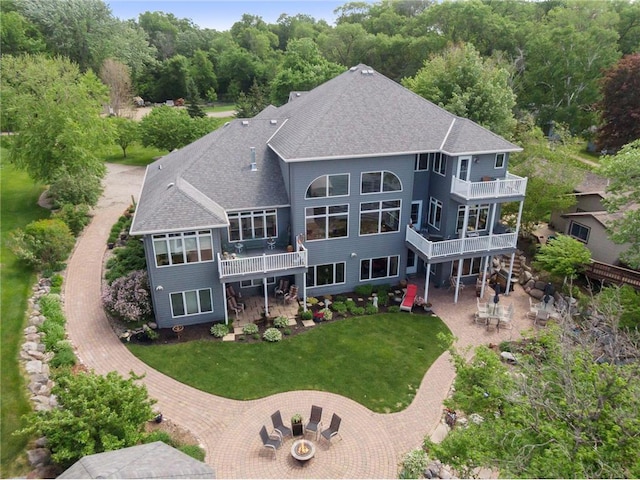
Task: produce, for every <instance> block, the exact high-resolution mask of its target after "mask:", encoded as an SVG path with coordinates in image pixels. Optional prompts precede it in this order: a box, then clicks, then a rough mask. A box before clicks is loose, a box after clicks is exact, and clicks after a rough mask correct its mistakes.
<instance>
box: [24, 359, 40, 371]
mask: <svg viewBox="0 0 640 480" xmlns="http://www.w3.org/2000/svg"><path fill="white" fill-rule="evenodd" d="M25 369H26V370H27V373H42V362H41V361H40V360H30V361H28V362H27V364H26V365H25Z"/></svg>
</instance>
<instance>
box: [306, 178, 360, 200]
mask: <svg viewBox="0 0 640 480" xmlns="http://www.w3.org/2000/svg"><path fill="white" fill-rule="evenodd" d="M347 195H349V174H348V173H341V174H338V175H322V176H321V177H318V178H316V179H315V180H314V181H313V182H311V183H310V184H309V187H307V194H306V196H305V198H323V197H343V196H347Z"/></svg>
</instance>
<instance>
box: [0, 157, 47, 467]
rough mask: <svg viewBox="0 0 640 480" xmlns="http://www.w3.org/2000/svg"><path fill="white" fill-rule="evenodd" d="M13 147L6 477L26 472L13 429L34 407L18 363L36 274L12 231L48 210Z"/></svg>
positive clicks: (8, 189) (5, 343)
mask: <svg viewBox="0 0 640 480" xmlns="http://www.w3.org/2000/svg"><path fill="white" fill-rule="evenodd" d="M7 155H8V151H7V149H6V148H2V147H0V169H1V176H2V190H1V191H0V201H1V202H2V207H1V215H2V228H1V231H0V235H1V238H2V247H1V249H0V255H1V261H2V269H1V270H0V282H1V283H2V294H1V298H2V308H1V312H2V313H1V314H2V327H1V330H2V336H1V338H2V340H1V343H0V347H1V353H0V361H1V362H2V369H1V372H2V373H1V377H0V378H1V385H2V386H1V400H2V408H1V416H2V417H1V418H2V421H1V427H0V432H1V433H0V435H1V444H0V446H1V448H2V454H1V460H2V461H1V463H2V471H1V473H2V478H8V477H11V476H19V475H25V474H26V470H24V465H23V464H22V463H21V458H20V457H21V455H23V454H24V448H25V445H26V439H19V438H16V437H13V436H12V432H14V431H15V430H16V429H18V428H20V426H21V418H20V417H21V416H22V414H24V413H27V412H28V411H29V410H30V408H31V406H30V404H29V401H28V399H27V396H26V395H27V392H26V386H25V385H24V381H23V378H22V375H21V374H20V370H19V366H18V351H19V348H20V345H22V330H23V328H24V327H25V326H26V323H25V315H24V313H25V310H26V308H27V298H28V296H29V294H30V292H31V286H32V285H33V283H34V282H35V279H36V276H35V274H34V273H33V272H32V271H30V270H29V269H27V268H25V267H24V265H22V264H20V263H18V261H17V260H16V258H15V257H14V256H13V254H12V253H11V251H10V250H9V249H8V248H7V243H6V240H7V238H8V233H9V232H10V231H11V230H13V229H15V228H18V227H24V226H25V225H26V224H27V223H29V222H31V221H33V220H37V219H40V218H45V217H47V216H48V212H47V211H46V210H44V209H42V208H40V207H38V206H37V201H38V196H39V195H40V192H41V191H42V187H40V186H38V185H34V183H33V181H31V179H30V178H29V177H28V176H27V175H26V174H25V173H24V172H22V171H20V170H16V169H15V168H14V167H13V166H12V165H11V164H9V162H8V160H7Z"/></svg>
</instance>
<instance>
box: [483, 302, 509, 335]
mask: <svg viewBox="0 0 640 480" xmlns="http://www.w3.org/2000/svg"><path fill="white" fill-rule="evenodd" d="M476 307H477V310H476V313H475V314H474V320H475V322H476V323H477V324H479V325H484V326H485V327H486V328H487V330H489V329H490V328H492V327H495V328H496V330H497V331H500V328H507V329H511V328H512V327H513V323H512V321H513V314H514V311H515V309H514V307H513V304H509V305H500V304H499V303H492V304H489V303H488V302H483V301H481V300H480V299H479V298H476Z"/></svg>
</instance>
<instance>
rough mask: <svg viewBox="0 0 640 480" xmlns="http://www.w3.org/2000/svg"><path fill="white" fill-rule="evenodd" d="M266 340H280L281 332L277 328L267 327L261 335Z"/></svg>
mask: <svg viewBox="0 0 640 480" xmlns="http://www.w3.org/2000/svg"><path fill="white" fill-rule="evenodd" d="M262 338H264V339H265V340H266V341H267V342H279V341H280V340H282V332H281V331H280V330H278V329H277V328H267V329H266V330H265V332H264V334H263V335H262Z"/></svg>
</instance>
